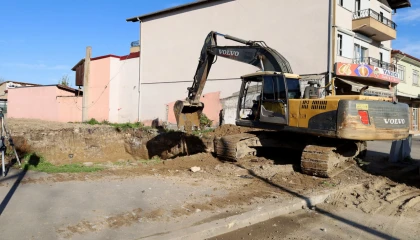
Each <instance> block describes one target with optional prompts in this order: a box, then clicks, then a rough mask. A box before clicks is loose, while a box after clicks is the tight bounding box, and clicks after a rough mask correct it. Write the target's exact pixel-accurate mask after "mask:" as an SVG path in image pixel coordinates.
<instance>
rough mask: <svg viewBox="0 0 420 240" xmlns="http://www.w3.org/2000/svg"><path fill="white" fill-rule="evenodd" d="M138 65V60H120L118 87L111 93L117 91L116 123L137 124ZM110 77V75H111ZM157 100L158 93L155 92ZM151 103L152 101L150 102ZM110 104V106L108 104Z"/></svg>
mask: <svg viewBox="0 0 420 240" xmlns="http://www.w3.org/2000/svg"><path fill="white" fill-rule="evenodd" d="M139 65H140V58H131V59H127V60H121V63H120V68H121V73H120V75H119V78H120V81H119V85H118V87H117V88H116V89H115V90H114V88H112V91H118V92H119V96H118V103H119V108H118V122H120V123H126V122H137V121H138V113H139ZM111 76H112V75H111ZM155 94H156V98H159V97H160V96H159V92H156V93H155ZM152 101H153V100H152ZM110 104H112V103H111V102H110Z"/></svg>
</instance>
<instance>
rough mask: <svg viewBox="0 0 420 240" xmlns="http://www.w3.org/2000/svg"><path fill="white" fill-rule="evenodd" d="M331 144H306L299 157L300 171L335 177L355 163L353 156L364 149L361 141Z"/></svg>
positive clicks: (313, 174)
mask: <svg viewBox="0 0 420 240" xmlns="http://www.w3.org/2000/svg"><path fill="white" fill-rule="evenodd" d="M331 145H333V144H331ZM331 145H330V146H328V145H327V146H320V145H307V146H306V147H305V148H304V149H303V152H302V157H301V169H302V172H303V173H304V174H307V175H312V176H318V177H325V178H332V177H335V176H337V175H338V174H340V173H341V172H343V171H344V170H346V169H348V168H349V167H351V166H353V165H354V164H355V162H354V161H353V158H354V157H356V156H357V155H359V154H360V153H361V151H363V150H366V149H365V146H366V145H365V144H363V143H354V142H349V143H345V144H337V145H336V146H331Z"/></svg>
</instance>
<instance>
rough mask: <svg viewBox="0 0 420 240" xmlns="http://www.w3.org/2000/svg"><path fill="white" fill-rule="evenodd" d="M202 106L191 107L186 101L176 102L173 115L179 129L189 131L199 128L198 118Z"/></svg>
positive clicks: (201, 104)
mask: <svg viewBox="0 0 420 240" xmlns="http://www.w3.org/2000/svg"><path fill="white" fill-rule="evenodd" d="M203 108H204V104H203V103H200V104H199V105H192V104H191V103H189V102H187V101H176V103H175V105H174V113H175V118H176V122H177V125H178V128H179V129H185V130H186V131H190V130H193V129H198V128H199V127H200V116H201V113H202V112H203Z"/></svg>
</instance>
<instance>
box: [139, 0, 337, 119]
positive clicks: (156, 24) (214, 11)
mask: <svg viewBox="0 0 420 240" xmlns="http://www.w3.org/2000/svg"><path fill="white" fill-rule="evenodd" d="M328 3H329V1H328V0H316V1H314V0H299V1H287V0H258V1H255V0H236V1H228V0H227V1H225V2H224V3H221V2H217V3H209V4H206V5H204V6H203V5H202V6H199V7H195V8H194V9H193V10H188V11H187V10H182V11H181V12H180V13H169V14H167V15H166V17H163V16H159V17H155V19H153V20H152V19H148V20H146V21H144V22H142V23H141V46H142V54H141V63H142V64H141V76H140V77H141V82H142V85H141V113H140V114H141V120H151V119H156V118H159V119H161V120H162V119H165V118H166V117H165V112H166V110H165V104H167V103H170V102H173V101H176V100H179V99H185V98H186V96H187V87H190V86H191V82H188V83H174V84H154V85H146V84H144V83H152V82H177V81H191V80H192V78H193V76H194V73H195V71H196V68H197V64H198V58H199V54H200V51H201V48H202V46H203V43H204V39H205V37H206V36H207V34H208V33H209V32H210V31H218V32H221V33H225V34H229V35H232V36H236V37H239V38H243V39H248V40H264V41H265V42H266V43H267V44H268V45H269V46H270V47H272V48H274V49H276V50H278V51H279V52H280V53H281V54H282V55H284V57H285V58H286V59H288V60H289V62H290V64H291V66H292V68H293V70H294V72H295V73H298V74H305V73H320V72H325V71H327V59H328ZM225 44H230V45H232V44H233V45H240V44H239V43H235V42H232V41H225V40H224V39H222V38H219V45H225ZM257 70H258V69H257V68H255V67H252V66H248V65H247V64H243V63H238V62H235V61H230V60H226V59H223V58H218V60H217V62H216V64H215V65H213V67H212V71H211V72H210V75H209V79H220V78H238V77H240V76H241V75H244V74H247V73H250V72H254V71H257ZM239 87H240V81H239V80H230V81H209V82H208V83H207V85H206V87H205V89H204V93H208V92H214V91H221V97H222V98H224V97H227V96H230V95H231V94H232V93H233V92H236V91H238V90H239Z"/></svg>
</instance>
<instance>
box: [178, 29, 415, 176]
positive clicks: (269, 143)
mask: <svg viewBox="0 0 420 240" xmlns="http://www.w3.org/2000/svg"><path fill="white" fill-rule="evenodd" d="M217 36H221V37H224V38H225V39H228V40H232V41H235V42H238V43H241V44H243V45H242V46H218V45H217ZM216 57H223V58H227V59H231V60H234V61H239V62H242V63H247V64H250V65H253V66H255V67H257V68H259V69H260V70H259V71H256V72H254V73H251V74H247V75H244V76H242V77H241V80H242V85H241V88H240V91H239V97H238V104H237V111H236V125H237V126H242V127H249V128H252V129H259V131H251V132H248V133H243V134H236V135H230V136H224V137H221V138H216V139H215V141H214V151H215V153H216V155H217V156H218V157H219V158H223V159H228V160H234V161H239V160H240V159H241V158H243V157H246V156H249V155H256V154H257V149H259V148H260V147H272V148H273V147H274V148H277V149H278V152H276V154H278V155H282V151H281V149H283V148H292V149H297V150H299V151H301V153H302V154H301V162H300V166H301V170H302V172H303V173H305V174H308V175H313V176H318V177H326V178H330V177H334V176H336V175H337V174H339V173H340V172H342V171H344V170H345V169H347V168H348V167H349V166H351V165H352V161H353V159H354V158H355V157H358V158H363V157H364V156H365V155H366V148H367V144H366V141H374V140H401V139H405V138H407V137H408V134H409V108H408V105H407V104H404V103H398V102H396V100H395V97H394V96H393V95H392V93H391V95H392V96H372V95H369V94H366V93H365V90H366V89H368V88H369V87H372V88H374V87H383V89H385V90H389V86H387V85H381V84H380V83H377V82H370V81H364V82H362V84H363V86H364V87H363V89H362V90H361V91H360V93H358V94H355V93H353V92H349V91H346V88H345V87H340V86H339V84H338V83H337V85H335V84H334V78H333V79H331V80H330V81H329V83H328V84H326V85H325V86H323V87H321V86H318V85H319V82H316V81H309V82H308V84H306V85H305V86H304V90H303V91H302V90H301V89H302V87H301V85H302V84H303V82H304V81H302V76H299V75H297V74H294V73H293V71H292V68H291V66H290V64H289V62H288V61H287V59H286V58H284V57H283V56H282V55H281V54H280V53H279V52H277V51H276V50H275V49H272V48H270V47H269V46H268V45H267V44H266V43H265V42H263V41H247V40H243V39H239V38H236V37H233V36H229V35H224V34H220V33H217V32H213V31H212V32H210V33H209V34H208V36H207V37H206V39H205V42H204V46H203V48H202V50H201V54H200V59H199V63H198V67H197V70H196V73H195V75H194V80H193V84H192V86H191V87H190V88H188V96H187V98H186V99H185V100H179V101H177V102H176V103H175V105H174V113H175V117H176V121H177V124H178V128H179V129H191V128H197V127H199V125H200V115H201V114H202V111H203V108H204V105H203V103H201V102H200V97H201V94H202V92H203V89H204V86H205V84H206V81H207V78H208V75H209V72H210V69H211V67H212V65H213V63H214V62H215V58H216ZM340 70H341V71H345V70H346V69H340ZM328 87H331V89H332V90H327V89H328ZM320 91H323V92H324V93H325V95H321V94H319V93H320ZM277 149H276V150H277ZM285 157H287V156H285Z"/></svg>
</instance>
